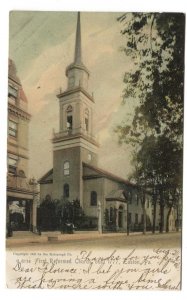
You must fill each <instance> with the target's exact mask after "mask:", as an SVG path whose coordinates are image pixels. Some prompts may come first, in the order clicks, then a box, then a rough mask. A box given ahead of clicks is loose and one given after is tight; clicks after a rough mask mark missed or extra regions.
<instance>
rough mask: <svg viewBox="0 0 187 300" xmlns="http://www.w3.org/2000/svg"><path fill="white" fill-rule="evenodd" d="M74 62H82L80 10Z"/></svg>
mask: <svg viewBox="0 0 187 300" xmlns="http://www.w3.org/2000/svg"><path fill="white" fill-rule="evenodd" d="M74 63H75V64H82V51H81V21H80V12H78V15H77V30H76V41H75V56H74Z"/></svg>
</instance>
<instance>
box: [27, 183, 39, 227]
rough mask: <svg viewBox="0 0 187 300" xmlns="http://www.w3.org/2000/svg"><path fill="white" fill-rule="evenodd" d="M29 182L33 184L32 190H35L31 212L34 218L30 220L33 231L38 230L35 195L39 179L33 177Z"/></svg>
mask: <svg viewBox="0 0 187 300" xmlns="http://www.w3.org/2000/svg"><path fill="white" fill-rule="evenodd" d="M29 184H30V185H31V186H32V192H33V203H32V212H30V216H31V217H32V220H30V226H31V230H32V231H33V232H36V231H37V226H36V224H37V212H36V209H37V200H36V199H35V196H36V194H37V192H36V186H37V181H36V179H35V178H34V177H33V178H31V179H30V181H29Z"/></svg>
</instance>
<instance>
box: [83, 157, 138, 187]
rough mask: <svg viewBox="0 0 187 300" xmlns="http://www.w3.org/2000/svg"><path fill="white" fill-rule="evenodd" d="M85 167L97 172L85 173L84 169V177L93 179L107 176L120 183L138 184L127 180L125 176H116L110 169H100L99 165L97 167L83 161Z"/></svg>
mask: <svg viewBox="0 0 187 300" xmlns="http://www.w3.org/2000/svg"><path fill="white" fill-rule="evenodd" d="M83 167H85V168H89V169H90V170H92V171H94V172H95V174H94V173H93V174H88V175H87V174H84V171H83V174H84V175H83V179H93V178H101V177H105V178H108V179H111V180H114V181H117V182H119V183H123V184H126V185H130V186H136V185H135V184H134V183H132V182H130V181H128V180H125V179H124V178H122V177H119V176H116V175H114V174H112V173H110V172H108V171H105V170H103V169H100V168H98V167H95V166H92V165H89V164H87V163H84V162H83Z"/></svg>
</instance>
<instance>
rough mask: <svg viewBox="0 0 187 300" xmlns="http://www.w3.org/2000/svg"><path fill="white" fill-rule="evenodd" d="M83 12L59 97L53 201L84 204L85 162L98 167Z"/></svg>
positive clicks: (54, 143) (55, 135)
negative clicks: (84, 54)
mask: <svg viewBox="0 0 187 300" xmlns="http://www.w3.org/2000/svg"><path fill="white" fill-rule="evenodd" d="M80 22H81V21H80V13H78V16H77V29H76V41H75V54H74V62H73V63H72V64H70V65H69V66H68V67H67V68H66V77H67V89H66V90H65V91H64V92H62V93H60V94H58V95H57V98H58V99H59V111H60V112H59V119H60V122H59V132H58V133H55V134H54V137H53V199H61V198H62V197H63V198H66V199H68V200H70V201H72V200H75V199H79V200H80V202H81V204H82V201H83V179H82V175H83V166H82V165H83V162H85V163H88V164H90V165H92V166H97V149H98V144H97V142H96V140H95V138H94V135H93V109H94V99H93V96H92V95H90V93H89V92H88V83H89V76H90V73H89V71H88V69H87V68H86V66H85V65H84V64H83V61H82V49H81V24H80Z"/></svg>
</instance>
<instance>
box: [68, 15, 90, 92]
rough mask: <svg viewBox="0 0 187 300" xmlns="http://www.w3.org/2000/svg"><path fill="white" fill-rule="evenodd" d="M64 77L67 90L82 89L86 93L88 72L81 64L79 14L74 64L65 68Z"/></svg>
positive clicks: (78, 17)
mask: <svg viewBox="0 0 187 300" xmlns="http://www.w3.org/2000/svg"><path fill="white" fill-rule="evenodd" d="M66 76H67V77H68V87H67V89H68V90H71V89H74V88H76V87H82V88H83V89H84V90H86V91H87V89H88V78H89V71H88V69H87V68H86V67H85V65H84V64H83V62H82V49H81V21H80V12H78V16H77V30H76V40H75V53H74V62H73V63H72V64H70V65H69V66H68V67H67V68H66Z"/></svg>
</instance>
